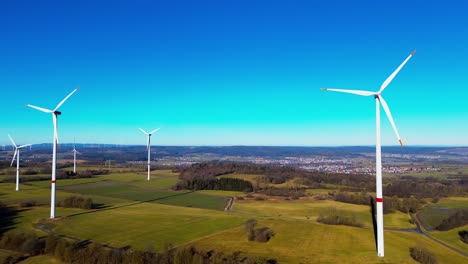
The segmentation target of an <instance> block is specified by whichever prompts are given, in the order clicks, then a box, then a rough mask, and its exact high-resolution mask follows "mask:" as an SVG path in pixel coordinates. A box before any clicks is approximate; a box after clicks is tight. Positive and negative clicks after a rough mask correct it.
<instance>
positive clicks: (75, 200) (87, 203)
mask: <svg viewBox="0 0 468 264" xmlns="http://www.w3.org/2000/svg"><path fill="white" fill-rule="evenodd" d="M58 206H61V207H69V208H81V209H92V208H93V200H92V199H91V198H83V197H81V196H69V197H67V198H65V199H64V200H62V201H60V202H59V203H58Z"/></svg>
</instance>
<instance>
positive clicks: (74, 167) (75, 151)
mask: <svg viewBox="0 0 468 264" xmlns="http://www.w3.org/2000/svg"><path fill="white" fill-rule="evenodd" d="M72 152H73V173H74V174H76V154H80V155H81V153H80V152H78V151H77V150H76V148H75V143H73V150H72Z"/></svg>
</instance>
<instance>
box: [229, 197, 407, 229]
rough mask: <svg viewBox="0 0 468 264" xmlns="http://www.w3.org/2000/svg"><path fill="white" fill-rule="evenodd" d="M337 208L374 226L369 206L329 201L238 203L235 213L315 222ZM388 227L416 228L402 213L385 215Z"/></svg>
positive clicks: (234, 209)
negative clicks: (327, 210) (331, 209)
mask: <svg viewBox="0 0 468 264" xmlns="http://www.w3.org/2000/svg"><path fill="white" fill-rule="evenodd" d="M331 207H333V208H336V209H338V210H343V211H347V212H351V213H353V214H354V215H355V216H356V218H357V219H358V220H359V221H361V222H362V223H363V224H364V225H366V226H372V218H371V213H370V208H369V206H365V205H356V204H348V203H341V202H335V201H329V200H296V201H281V200H278V201H261V202H258V201H252V200H249V201H236V203H234V206H233V208H232V210H233V211H239V212H248V213H253V214H256V215H263V216H276V217H293V218H299V219H311V220H315V219H316V218H317V217H318V215H319V214H320V212H322V211H323V210H326V209H328V208H331ZM384 223H385V226H386V227H399V228H414V227H415V226H414V225H412V224H410V222H409V216H408V215H406V214H403V213H401V212H396V213H393V214H386V215H384Z"/></svg>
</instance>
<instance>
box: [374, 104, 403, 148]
mask: <svg viewBox="0 0 468 264" xmlns="http://www.w3.org/2000/svg"><path fill="white" fill-rule="evenodd" d="M379 101H380V102H381V103H382V107H383V109H384V111H385V113H386V114H387V117H388V120H390V124H392V127H393V130H394V131H395V134H396V136H397V138H398V142H399V143H400V146H402V147H403V141H401V138H400V134H399V133H398V129H397V127H396V126H395V122H393V117H392V113H391V112H390V109H389V108H388V105H387V102H385V100H384V99H383V97H382V96H380V95H379Z"/></svg>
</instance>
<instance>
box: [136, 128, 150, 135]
mask: <svg viewBox="0 0 468 264" xmlns="http://www.w3.org/2000/svg"><path fill="white" fill-rule="evenodd" d="M138 129H140V130H141V132H143V134H145V135H148V133H146V131H145V130H143V129H142V128H138Z"/></svg>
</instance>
